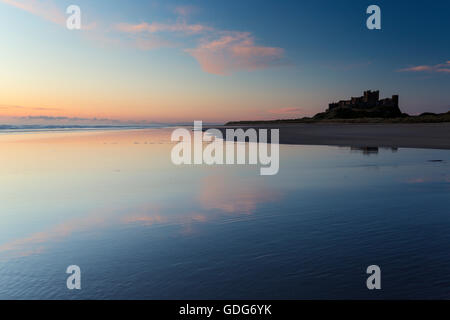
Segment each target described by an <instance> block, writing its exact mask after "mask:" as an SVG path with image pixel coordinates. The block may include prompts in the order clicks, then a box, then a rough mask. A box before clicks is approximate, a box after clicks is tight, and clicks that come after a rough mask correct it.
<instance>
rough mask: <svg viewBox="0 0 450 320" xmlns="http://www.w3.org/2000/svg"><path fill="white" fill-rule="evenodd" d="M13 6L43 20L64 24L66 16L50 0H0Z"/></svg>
mask: <svg viewBox="0 0 450 320" xmlns="http://www.w3.org/2000/svg"><path fill="white" fill-rule="evenodd" d="M0 1H1V2H4V3H6V4H9V5H11V6H13V7H16V8H19V9H22V10H24V11H27V12H29V13H32V14H34V15H36V16H39V17H41V18H43V19H45V20H48V21H51V22H53V23H56V24H59V25H65V24H66V16H65V15H64V11H63V10H61V9H60V8H58V7H57V6H55V5H54V3H53V2H52V1H48V0H47V1H40V0H0Z"/></svg>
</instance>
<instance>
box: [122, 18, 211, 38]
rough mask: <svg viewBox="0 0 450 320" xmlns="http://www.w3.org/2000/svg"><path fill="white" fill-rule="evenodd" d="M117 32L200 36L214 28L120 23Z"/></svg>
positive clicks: (173, 24)
mask: <svg viewBox="0 0 450 320" xmlns="http://www.w3.org/2000/svg"><path fill="white" fill-rule="evenodd" d="M116 28H117V30H119V31H122V32H128V33H139V32H148V33H158V32H174V33H182V34H187V35H190V34H199V33H203V32H206V31H210V30H212V28H210V27H208V26H205V25H202V24H188V23H186V22H184V21H178V22H176V23H172V24H171V23H159V22H152V23H147V22H142V23H139V24H129V23H119V24H118V25H117V26H116Z"/></svg>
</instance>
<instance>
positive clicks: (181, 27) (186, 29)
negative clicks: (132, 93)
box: [0, 0, 284, 75]
mask: <svg viewBox="0 0 450 320" xmlns="http://www.w3.org/2000/svg"><path fill="white" fill-rule="evenodd" d="M0 2H3V3H6V4H9V5H11V6H14V7H17V8H19V9H22V10H25V11H27V12H30V13H32V14H34V15H36V16H39V17H42V18H44V19H45V20H48V21H51V22H53V23H56V24H59V25H62V26H65V23H66V18H67V17H66V15H65V12H64V10H63V9H62V8H59V7H57V6H56V5H55V4H54V2H53V1H51V0H0ZM194 11H196V8H195V7H192V6H177V7H175V8H174V9H173V12H174V13H175V15H176V19H175V21H173V22H167V21H166V22H157V21H154V22H141V23H138V24H132V23H118V24H113V25H112V26H113V27H112V28H109V27H108V28H100V26H99V25H98V24H97V23H95V22H94V23H91V24H89V25H86V26H85V25H84V24H83V25H82V29H84V30H86V31H92V29H96V30H95V32H87V36H88V38H92V39H95V40H96V42H100V43H102V44H114V45H126V46H130V45H131V46H133V47H135V48H137V49H140V50H153V49H156V48H161V47H181V48H183V50H184V51H185V52H187V53H188V54H190V55H191V56H192V57H194V58H195V59H196V60H197V61H198V63H199V64H200V66H201V68H202V69H203V70H204V71H205V72H208V73H212V74H217V75H227V74H231V73H233V72H235V71H240V70H247V71H251V70H258V69H265V68H268V67H272V66H275V65H280V64H281V59H282V58H283V56H284V50H283V49H282V48H278V47H267V46H261V45H257V44H256V43H255V38H254V36H253V35H252V33H250V32H243V31H227V30H219V29H216V28H214V27H211V26H208V25H205V24H201V23H188V22H187V17H188V16H190V15H191V14H192V13H193V12H194ZM123 35H125V38H123ZM173 38H175V40H176V41H177V42H178V43H174V41H172V39H173ZM192 41H194V43H196V44H197V45H196V47H194V48H192ZM179 42H181V43H179ZM186 43H190V45H187V44H186Z"/></svg>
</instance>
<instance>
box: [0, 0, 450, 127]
mask: <svg viewBox="0 0 450 320" xmlns="http://www.w3.org/2000/svg"><path fill="white" fill-rule="evenodd" d="M371 4H376V5H378V6H379V7H380V8H381V30H369V29H367V27H366V19H367V18H368V17H369V15H368V14H367V13H366V9H367V7H368V6H369V5H371ZM70 5H77V6H79V7H80V9H81V17H82V25H81V30H69V29H68V28H67V27H66V20H67V18H68V17H69V14H67V13H66V8H67V7H68V6H70ZM449 15H450V2H449V1H447V0H446V1H441V0H436V1H403V0H398V1H375V2H372V1H370V2H369V1H351V0H342V1H317V0H315V1H312V0H311V1H300V0H296V1H288V0H281V1H280V0H278V1H272V0H265V1H260V0H259V1H256V0H239V1H235V0H227V1H218V0H208V1H206V0H204V1H199V0H191V1H172V0H158V1H156V0H155V1H153V0H151V1H150V0H148V1H145V0H140V1H138V0H134V1H124V0H95V1H92V0H90V1H89V0H69V1H66V0H0V38H1V39H2V45H1V50H0V61H1V72H0V124H7V123H61V122H63V123H69V122H70V123H72V122H73V123H75V122H76V123H79V122H90V123H91V122H92V123H153V122H159V123H181V122H182V123H189V122H192V121H193V120H203V121H205V122H217V123H221V122H226V121H231V120H250V119H252V120H256V119H280V118H298V117H303V116H312V115H314V114H315V113H317V112H321V111H324V110H325V109H326V108H327V106H328V103H330V102H332V101H336V100H341V99H345V98H348V97H350V96H360V95H362V92H363V91H364V90H368V89H372V90H380V96H381V97H390V96H391V95H393V94H399V95H400V108H401V109H402V111H404V112H407V113H410V114H419V113H421V112H425V111H428V112H447V111H448V110H450V90H449V89H450V41H449V35H448V33H449V31H450V19H449Z"/></svg>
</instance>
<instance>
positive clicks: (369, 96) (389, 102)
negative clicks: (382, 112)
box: [328, 90, 398, 111]
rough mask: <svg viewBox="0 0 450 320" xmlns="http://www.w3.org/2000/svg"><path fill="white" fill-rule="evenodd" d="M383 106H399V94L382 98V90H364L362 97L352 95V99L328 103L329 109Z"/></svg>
mask: <svg viewBox="0 0 450 320" xmlns="http://www.w3.org/2000/svg"><path fill="white" fill-rule="evenodd" d="M383 106H385V107H395V108H398V95H394V96H392V98H386V99H381V100H380V91H378V90H377V91H370V90H368V91H364V95H363V96H362V97H352V98H351V99H350V100H341V101H339V102H335V103H330V104H329V105H328V111H329V110H332V109H335V108H339V107H345V108H357V109H365V108H373V107H383Z"/></svg>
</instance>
